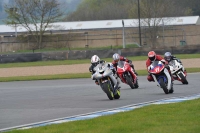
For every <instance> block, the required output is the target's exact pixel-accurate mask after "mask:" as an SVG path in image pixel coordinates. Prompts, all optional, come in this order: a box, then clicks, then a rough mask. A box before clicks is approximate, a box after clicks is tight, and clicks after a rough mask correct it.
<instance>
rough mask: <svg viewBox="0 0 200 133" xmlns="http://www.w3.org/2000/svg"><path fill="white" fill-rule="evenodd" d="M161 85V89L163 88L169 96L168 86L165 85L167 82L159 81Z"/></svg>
mask: <svg viewBox="0 0 200 133" xmlns="http://www.w3.org/2000/svg"><path fill="white" fill-rule="evenodd" d="M159 83H160V86H161V88H162V89H163V91H164V92H165V94H168V93H169V91H168V89H167V86H166V84H165V82H164V81H163V79H162V78H161V79H160V80H159Z"/></svg>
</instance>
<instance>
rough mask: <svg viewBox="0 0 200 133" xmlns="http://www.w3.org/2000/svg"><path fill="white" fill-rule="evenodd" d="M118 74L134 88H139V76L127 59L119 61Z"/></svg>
mask: <svg viewBox="0 0 200 133" xmlns="http://www.w3.org/2000/svg"><path fill="white" fill-rule="evenodd" d="M117 74H118V75H119V78H120V79H121V81H122V82H123V83H125V84H128V85H129V86H130V87H131V88H132V89H134V88H138V87H139V84H138V78H137V75H136V74H135V73H134V71H133V68H132V67H131V66H130V64H129V63H128V62H126V61H119V62H118V65H117Z"/></svg>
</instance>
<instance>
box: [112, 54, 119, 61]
mask: <svg viewBox="0 0 200 133" xmlns="http://www.w3.org/2000/svg"><path fill="white" fill-rule="evenodd" d="M119 59H120V55H119V54H118V53H115V54H114V55H113V60H114V61H119Z"/></svg>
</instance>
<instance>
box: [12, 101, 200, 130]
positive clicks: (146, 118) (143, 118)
mask: <svg viewBox="0 0 200 133" xmlns="http://www.w3.org/2000/svg"><path fill="white" fill-rule="evenodd" d="M177 107H178V108H177ZM199 110H200V99H195V100H190V101H184V102H181V103H172V104H164V105H149V106H146V107H142V108H138V109H135V110H133V111H128V112H121V113H117V114H114V115H109V116H102V117H98V118H94V119H89V120H81V121H73V122H67V123H62V124H56V125H49V126H44V127H38V128H33V129H27V130H13V131H10V132H9V133H94V132H95V133H189V132H192V133H199V131H200V126H199V123H200V113H199Z"/></svg>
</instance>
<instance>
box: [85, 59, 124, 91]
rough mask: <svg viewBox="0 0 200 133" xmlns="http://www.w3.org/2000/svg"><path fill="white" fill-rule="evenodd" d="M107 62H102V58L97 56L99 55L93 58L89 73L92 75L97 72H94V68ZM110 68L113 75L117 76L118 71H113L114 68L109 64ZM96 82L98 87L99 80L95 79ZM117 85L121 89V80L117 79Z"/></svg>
mask: <svg viewBox="0 0 200 133" xmlns="http://www.w3.org/2000/svg"><path fill="white" fill-rule="evenodd" d="M105 62H106V61H104V60H100V58H99V57H98V56H97V55H93V56H92V57H91V66H90V67H89V71H90V72H91V73H92V75H93V74H94V73H95V72H96V71H95V70H94V68H95V67H96V66H97V65H98V64H101V63H105ZM108 67H110V69H111V70H112V71H113V74H115V73H116V71H115V69H113V66H112V63H110V64H108ZM94 80H95V84H96V85H99V82H98V80H97V79H94ZM117 83H118V88H121V87H120V86H119V83H120V82H119V80H118V79H117Z"/></svg>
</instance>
